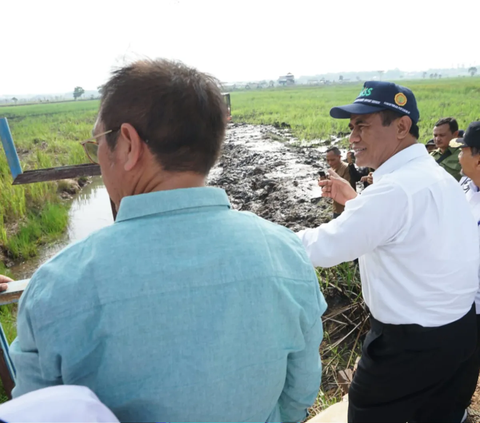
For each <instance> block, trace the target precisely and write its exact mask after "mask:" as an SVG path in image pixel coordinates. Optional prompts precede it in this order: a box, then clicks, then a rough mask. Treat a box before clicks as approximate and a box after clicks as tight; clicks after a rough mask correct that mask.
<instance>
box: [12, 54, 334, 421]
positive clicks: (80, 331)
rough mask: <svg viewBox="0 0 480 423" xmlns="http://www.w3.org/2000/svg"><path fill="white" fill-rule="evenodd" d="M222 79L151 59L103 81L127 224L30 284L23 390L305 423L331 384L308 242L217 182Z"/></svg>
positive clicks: (156, 417)
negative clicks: (60, 390) (233, 199)
mask: <svg viewBox="0 0 480 423" xmlns="http://www.w3.org/2000/svg"><path fill="white" fill-rule="evenodd" d="M225 125H226V109H225V104H224V102H223V99H222V96H221V93H220V91H219V89H218V87H217V82H216V80H214V79H213V78H211V77H208V76H207V75H205V74H202V73H200V72H198V71H196V70H194V69H190V68H188V67H186V66H184V65H182V64H179V63H175V62H170V61H166V60H156V61H139V62H136V63H133V64H132V65H128V66H126V67H124V68H122V69H120V70H118V71H116V72H114V74H113V76H112V78H111V79H110V81H109V82H108V83H107V84H106V85H105V86H104V88H103V94H102V101H101V106H100V112H99V117H98V120H97V123H96V125H95V128H94V133H93V134H94V137H93V139H92V140H90V141H87V142H85V143H83V144H84V146H85V150H86V151H87V154H88V155H89V157H90V159H91V160H92V161H93V162H98V163H99V164H100V166H101V169H102V175H103V179H104V182H105V185H106V187H107V190H108V192H109V194H110V197H111V198H112V201H113V202H114V203H115V205H116V207H117V209H118V216H117V219H116V222H115V223H114V224H113V225H112V226H110V227H107V228H104V229H102V230H100V231H98V232H96V233H94V234H92V235H91V236H89V237H88V238H86V239H85V240H83V241H81V242H78V243H76V244H73V245H70V246H69V247H67V248H66V249H65V250H63V251H62V252H61V253H60V254H58V255H57V256H56V257H54V258H53V259H51V260H50V261H49V262H47V263H46V264H45V265H43V266H42V267H41V268H40V269H39V270H38V271H37V272H36V273H35V275H34V276H33V278H32V280H31V282H30V284H29V286H28V288H27V290H26V291H25V293H24V294H23V297H22V299H21V302H20V308H19V313H18V337H17V339H16V340H15V341H14V343H13V344H12V346H11V357H12V359H13V362H14V364H15V367H16V369H17V379H16V387H15V389H14V391H13V396H14V397H18V396H19V395H22V394H25V393H27V392H30V391H33V390H36V389H39V388H43V387H46V386H52V385H60V384H66V385H83V386H86V387H88V388H90V389H91V390H93V392H95V394H96V395H97V396H98V397H99V399H100V400H101V401H102V402H103V403H104V404H105V405H106V406H107V407H109V408H110V409H111V410H112V411H113V412H114V413H115V415H116V416H117V417H118V419H119V420H120V421H136V422H140V421H148V422H151V421H292V422H293V421H300V420H303V419H304V418H305V417H306V410H307V408H308V407H309V406H310V405H311V404H312V403H313V402H314V400H315V397H316V395H317V393H318V389H319V386H320V378H321V363H320V357H319V345H320V342H321V340H322V336H323V333H322V322H321V315H322V314H323V312H324V311H325V308H326V304H325V301H324V299H323V296H322V294H321V293H320V291H319V287H318V282H317V278H316V275H315V271H314V269H313V267H312V266H311V264H310V261H309V259H308V257H307V256H306V253H305V251H304V248H303V246H302V244H301V242H300V240H299V239H298V238H297V237H296V235H294V234H293V233H292V232H291V231H289V230H288V229H285V228H283V227H281V226H278V225H275V224H273V223H270V222H267V221H265V220H262V219H260V218H259V217H257V216H255V215H254V214H251V213H243V212H238V211H234V210H232V208H231V205H230V203H229V201H228V198H227V195H226V193H225V192H224V191H223V190H221V189H218V188H211V187H205V178H206V176H207V174H208V172H209V170H210V169H211V167H212V166H213V165H214V163H215V161H216V159H217V157H218V156H219V154H220V149H221V145H222V142H223V138H224V133H225Z"/></svg>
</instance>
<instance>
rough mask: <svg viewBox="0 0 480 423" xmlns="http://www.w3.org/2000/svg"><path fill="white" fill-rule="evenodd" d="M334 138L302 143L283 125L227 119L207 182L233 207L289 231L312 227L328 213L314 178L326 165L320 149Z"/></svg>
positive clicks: (320, 221)
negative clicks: (221, 145)
mask: <svg viewBox="0 0 480 423" xmlns="http://www.w3.org/2000/svg"><path fill="white" fill-rule="evenodd" d="M335 142H336V140H332V141H327V142H326V143H325V142H324V143H323V144H324V145H319V144H318V143H317V144H314V145H315V146H314V147H306V146H302V143H300V142H299V141H298V140H297V139H295V138H294V137H293V136H292V135H291V134H290V133H289V131H288V130H285V129H276V128H274V127H273V126H254V125H247V124H231V125H230V127H229V130H228V131H227V136H226V141H225V145H224V151H223V154H222V156H221V158H220V160H219V162H218V164H217V166H216V167H215V168H214V169H213V170H212V172H211V174H210V177H209V184H210V185H214V186H217V187H220V188H223V189H225V190H226V192H227V194H228V196H229V198H230V201H231V203H232V206H233V207H234V208H235V209H237V210H246V211H251V212H253V213H256V214H257V215H258V216H261V217H263V218H265V219H268V220H270V221H272V222H275V223H278V224H280V225H283V226H286V227H287V228H290V229H292V230H293V231H298V230H300V229H302V228H305V227H315V226H318V225H319V224H321V223H323V222H325V221H328V220H330V218H331V215H332V209H331V200H329V199H325V198H322V197H321V190H320V188H319V187H318V185H317V180H318V171H319V170H320V169H324V168H326V164H325V161H324V158H323V157H324V152H325V150H326V149H327V148H328V146H330V145H332V144H334V143H335ZM327 144H328V145H327Z"/></svg>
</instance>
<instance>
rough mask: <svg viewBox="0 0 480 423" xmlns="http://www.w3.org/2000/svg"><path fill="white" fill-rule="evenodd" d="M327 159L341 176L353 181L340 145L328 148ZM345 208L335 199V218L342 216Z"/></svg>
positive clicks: (329, 164) (330, 165)
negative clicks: (343, 158) (339, 147)
mask: <svg viewBox="0 0 480 423" xmlns="http://www.w3.org/2000/svg"><path fill="white" fill-rule="evenodd" d="M326 161H327V163H328V166H329V167H330V168H331V169H333V170H334V171H335V173H336V174H337V175H338V176H340V177H341V178H344V179H345V180H347V181H348V182H349V183H351V180H350V173H349V170H348V165H347V163H345V162H344V161H343V160H342V153H341V152H340V150H339V149H338V147H331V148H329V149H328V150H327V154H326ZM319 183H320V180H319ZM353 186H354V185H353V184H352V187H353ZM344 209H345V206H344V205H342V204H339V203H337V202H336V201H335V200H334V201H333V218H334V219H336V218H337V217H338V216H340V215H341V214H342V212H343V210H344Z"/></svg>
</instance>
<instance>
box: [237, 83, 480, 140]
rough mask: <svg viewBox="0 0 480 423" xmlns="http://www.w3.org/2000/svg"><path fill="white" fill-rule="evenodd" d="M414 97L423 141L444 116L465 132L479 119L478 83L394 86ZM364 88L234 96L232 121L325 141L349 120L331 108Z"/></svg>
mask: <svg viewBox="0 0 480 423" xmlns="http://www.w3.org/2000/svg"><path fill="white" fill-rule="evenodd" d="M396 82H397V83H399V84H400V85H405V86H407V87H408V88H410V89H411V90H412V91H413V93H414V94H415V96H416V98H417V101H418V107H419V110H420V122H419V126H420V141H422V142H426V141H428V140H429V139H430V138H431V133H432V129H433V126H434V124H435V122H436V121H437V120H438V119H440V118H442V117H446V116H453V117H455V118H457V120H458V122H459V125H460V127H461V128H463V129H466V127H467V126H468V124H469V123H470V122H472V121H474V120H480V95H479V94H480V78H455V79H453V78H452V79H441V80H415V81H396ZM361 88H362V83H358V84H345V85H333V86H319V87H302V86H297V87H295V86H293V87H287V88H276V89H266V90H256V91H243V92H233V93H232V94H231V97H232V116H233V119H234V121H239V122H240V121H241V122H249V123H254V124H275V123H283V122H284V123H287V124H289V125H290V126H291V128H292V131H293V133H294V134H295V135H296V136H297V137H299V138H301V139H305V140H312V139H319V138H320V139H326V138H328V137H329V136H330V135H339V134H345V133H348V132H349V130H348V127H347V124H348V122H347V121H346V120H338V119H332V118H331V117H330V113H329V112H330V109H331V108H332V107H334V106H339V105H342V104H349V103H351V102H352V101H353V100H354V99H355V98H356V96H357V95H358V94H359V93H360V91H361Z"/></svg>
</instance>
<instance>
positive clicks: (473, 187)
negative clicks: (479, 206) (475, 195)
mask: <svg viewBox="0 0 480 423" xmlns="http://www.w3.org/2000/svg"><path fill="white" fill-rule="evenodd" d="M468 185H469V186H470V189H471V190H472V191H473V192H478V191H479V189H478V187H477V186H476V185H475V182H473V181H472V180H471V179H470V180H469V181H468Z"/></svg>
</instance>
